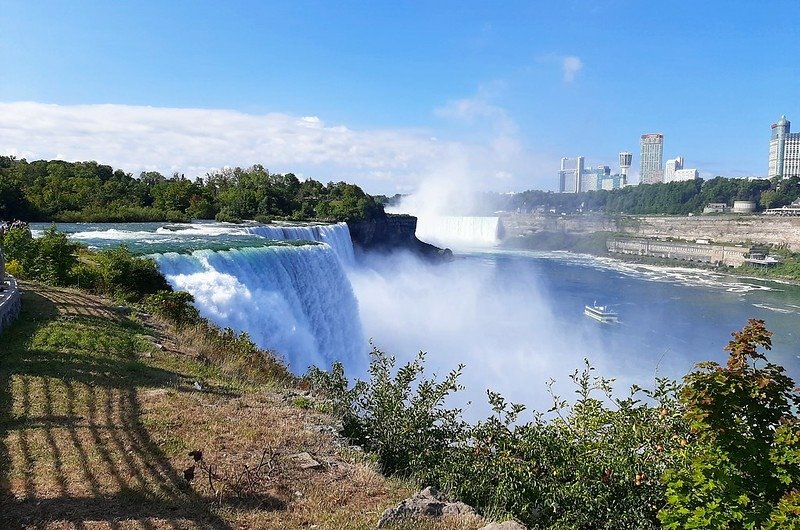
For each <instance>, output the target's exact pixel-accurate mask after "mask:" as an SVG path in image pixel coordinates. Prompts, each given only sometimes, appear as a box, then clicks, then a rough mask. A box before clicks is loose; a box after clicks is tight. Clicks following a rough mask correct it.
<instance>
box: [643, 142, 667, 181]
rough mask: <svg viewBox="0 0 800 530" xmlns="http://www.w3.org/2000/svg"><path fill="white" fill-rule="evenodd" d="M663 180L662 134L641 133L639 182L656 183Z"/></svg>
mask: <svg viewBox="0 0 800 530" xmlns="http://www.w3.org/2000/svg"><path fill="white" fill-rule="evenodd" d="M663 181H664V135H663V134H660V133H650V134H643V135H642V142H641V157H640V159H639V182H640V183H642V184H656V183H658V182H663Z"/></svg>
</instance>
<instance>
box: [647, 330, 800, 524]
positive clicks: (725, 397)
mask: <svg viewBox="0 0 800 530" xmlns="http://www.w3.org/2000/svg"><path fill="white" fill-rule="evenodd" d="M771 335H772V333H771V332H769V331H767V329H766V327H765V326H764V321H763V320H750V321H749V322H748V324H747V325H746V326H745V327H744V328H743V329H742V330H741V331H738V332H735V333H734V334H733V340H731V342H730V343H729V344H728V346H727V347H726V348H725V349H726V350H727V351H728V352H729V353H730V355H729V357H728V362H727V365H726V366H725V367H722V366H720V365H718V364H717V363H713V362H706V363H700V364H699V365H698V366H697V369H696V370H695V371H694V372H692V373H691V374H689V375H688V376H686V378H685V386H684V389H683V391H682V392H681V394H680V399H681V402H682V403H683V406H684V408H685V414H686V419H687V420H688V421H689V423H690V427H691V432H692V436H693V439H692V440H691V443H689V444H688V445H687V446H686V447H685V448H684V449H683V450H681V451H680V452H678V453H677V457H678V458H677V461H676V465H675V466H673V467H671V468H669V469H668V470H667V471H666V473H665V474H664V480H665V482H666V484H667V505H666V506H665V507H664V509H663V510H662V511H661V513H660V515H659V517H660V519H661V521H662V522H663V523H664V527H665V528H701V527H702V528H706V527H712V528H762V527H765V525H766V527H773V528H788V527H789V526H786V525H784V524H783V523H781V521H782V520H784V521H789V520H791V519H790V516H791V514H792V513H793V516H792V518H793V519H794V521H795V522H794V523H792V524H793V525H794V528H797V522H796V521H797V520H798V519H797V516H800V510H798V491H800V418H798V416H797V414H798V412H797V411H798V407H800V397H799V396H798V395H797V392H796V391H795V390H794V382H793V381H792V379H791V378H789V377H788V376H786V375H785V373H784V369H783V368H782V367H780V366H777V365H774V364H772V363H770V362H768V361H767V360H766V357H765V356H764V355H763V354H761V353H759V352H758V347H759V346H760V347H763V348H764V349H766V350H769V349H770V348H771V345H772V339H771ZM775 525H777V526H775Z"/></svg>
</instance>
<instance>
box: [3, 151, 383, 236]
mask: <svg viewBox="0 0 800 530" xmlns="http://www.w3.org/2000/svg"><path fill="white" fill-rule="evenodd" d="M383 215H384V211H383V206H382V205H381V204H380V203H379V202H377V201H376V200H375V199H374V198H372V197H371V196H370V195H367V194H366V193H364V191H363V190H362V189H361V188H360V187H358V186H356V185H355V184H348V183H345V182H329V183H328V184H323V183H321V182H319V181H316V180H313V179H308V180H304V181H301V180H300V179H298V178H297V176H295V175H294V174H293V173H286V174H279V173H270V172H269V171H268V170H267V169H266V168H264V167H263V166H261V165H258V164H256V165H254V166H252V167H249V168H244V169H243V168H240V167H235V168H225V169H221V170H219V171H214V172H210V173H208V174H206V175H205V177H198V178H196V179H195V180H190V179H187V178H186V177H184V176H183V175H180V174H177V173H175V174H173V175H172V177H165V176H164V175H162V174H161V173H158V172H156V171H145V172H142V173H141V174H140V175H139V177H138V178H134V177H133V175H132V174H131V173H126V172H124V171H122V170H121V169H114V168H112V167H111V166H109V165H104V164H99V163H97V162H94V161H90V162H65V161H62V160H36V161H33V162H28V161H26V160H25V159H21V160H18V159H16V158H15V157H13V156H0V219H22V220H26V221H64V222H77V221H88V222H103V221H107V222H137V221H176V222H177V221H189V220H191V219H216V220H218V221H232V222H238V221H241V220H245V219H255V220H259V221H269V220H272V219H285V220H298V221H301V220H312V219H318V220H335V221H356V220H364V219H373V218H377V217H382V216H383Z"/></svg>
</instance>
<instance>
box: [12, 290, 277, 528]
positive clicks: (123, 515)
mask: <svg viewBox="0 0 800 530" xmlns="http://www.w3.org/2000/svg"><path fill="white" fill-rule="evenodd" d="M41 292H42V293H44V296H42V294H39V293H38V292H34V291H33V290H31V289H28V290H27V291H26V292H25V293H24V294H23V311H22V314H21V315H20V318H19V320H18V321H17V322H16V323H15V324H14V325H13V326H11V327H10V328H9V329H8V330H6V331H5V332H4V333H3V334H2V335H0V505H2V509H0V527H2V528H22V527H24V526H41V525H43V524H45V523H47V522H50V521H65V522H70V523H73V524H74V526H75V527H77V528H82V527H84V526H85V523H86V522H89V521H92V522H103V523H105V524H106V525H107V526H109V527H111V528H119V527H121V524H120V521H125V522H126V524H127V525H129V524H130V522H132V521H135V522H136V523H138V526H139V527H140V528H145V529H150V528H153V529H155V528H165V527H166V528H176V529H177V528H182V527H185V526H186V524H187V523H188V524H190V525H191V526H194V527H199V528H213V529H226V528H230V525H229V524H228V523H227V522H226V521H224V520H223V519H222V518H220V517H219V516H218V515H217V514H216V513H215V512H214V511H213V510H212V509H211V504H212V503H211V500H210V499H204V498H201V497H200V496H198V495H197V494H195V493H194V492H193V491H192V490H191V489H190V488H189V487H188V484H187V483H186V481H185V480H184V479H183V477H182V475H181V473H180V472H179V471H178V470H176V469H175V468H173V466H172V464H171V463H170V461H169V459H168V458H167V456H166V455H165V453H164V452H163V451H162V450H161V448H160V447H159V445H158V443H157V441H156V440H154V439H153V437H152V436H151V434H150V433H149V432H148V430H147V429H146V428H145V426H144V424H143V423H142V414H143V411H142V408H141V402H140V400H139V393H138V390H137V388H138V387H143V386H144V387H148V386H149V387H169V388H173V389H176V391H181V389H182V388H184V387H185V386H186V381H187V379H186V377H185V376H184V375H183V374H180V373H176V372H171V371H167V370H162V369H158V368H154V367H150V366H148V365H147V364H145V363H143V362H141V361H140V360H138V359H137V358H136V355H135V353H133V354H131V355H125V356H119V355H117V356H109V355H94V354H92V353H90V352H83V351H79V352H77V353H76V352H72V353H63V352H62V351H59V350H60V349H35V348H31V344H33V343H35V341H34V337H35V336H36V335H37V332H39V331H40V330H42V329H43V328H44V327H45V326H48V325H51V324H52V323H53V322H55V321H56V319H58V318H59V315H61V316H62V318H63V315H64V311H62V309H63V307H62V305H61V304H60V303H54V300H55V302H59V301H60V300H59V299H58V296H52V295H51V293H52V292H55V293H57V294H58V293H60V292H59V291H52V292H51V291H48V290H47V289H46V288H43V289H41ZM62 294H63V293H62ZM67 294H68V295H69V297H70V299H69V305H67V306H66V311H68V312H77V313H78V314H77V315H75V314H74V313H72V315H70V316H74V318H76V319H80V320H81V321H85V320H86V319H87V318H89V319H97V318H100V319H105V317H106V316H107V315H105V314H104V312H107V311H109V308H108V307H106V306H103V305H102V304H98V303H97V302H96V300H93V299H91V298H88V297H87V300H88V301H90V302H91V304H86V305H85V306H84V305H82V300H81V299H80V298H81V295H80V293H74V292H69V293H67ZM67 318H69V317H67ZM94 324H95V325H96V324H97V321H96V320H95V322H94ZM108 325H109V326H110V325H114V326H121V328H122V329H127V326H128V325H131V326H137V325H136V324H135V323H132V322H131V321H129V320H126V319H115V321H113V322H109V323H108ZM87 329H91V328H87ZM130 331H133V330H130ZM83 332H86V330H84V331H83ZM65 349H69V348H65ZM261 505H262V506H264V507H272V508H274V509H280V508H282V506H281V505H280V503H279V502H278V501H277V499H272V498H264V499H261Z"/></svg>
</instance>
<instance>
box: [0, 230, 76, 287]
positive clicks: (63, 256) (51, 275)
mask: <svg viewBox="0 0 800 530" xmlns="http://www.w3.org/2000/svg"><path fill="white" fill-rule="evenodd" d="M2 245H3V253H4V254H5V258H6V259H8V260H10V261H13V262H16V265H15V266H14V269H15V270H16V272H17V274H19V275H20V277H21V278H29V279H35V280H41V281H44V282H47V283H50V284H53V285H67V284H69V282H70V273H71V271H72V268H73V266H75V264H76V263H77V262H78V258H77V257H76V255H75V254H76V252H77V250H78V248H79V247H80V245H78V244H76V243H72V242H71V241H69V239H67V236H66V235H65V234H62V233H61V232H59V231H58V230H56V227H55V226H51V227H50V228H48V229H47V230H45V232H44V234H43V235H42V237H40V238H38V239H34V238H33V237H32V236H31V231H30V229H29V228H28V227H27V226H24V227H14V228H11V229H10V230H8V231H6V233H5V234H4V235H3V238H2ZM9 273H11V274H13V273H12V272H11V271H10V270H9Z"/></svg>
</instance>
